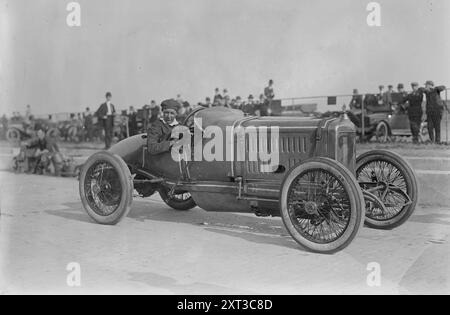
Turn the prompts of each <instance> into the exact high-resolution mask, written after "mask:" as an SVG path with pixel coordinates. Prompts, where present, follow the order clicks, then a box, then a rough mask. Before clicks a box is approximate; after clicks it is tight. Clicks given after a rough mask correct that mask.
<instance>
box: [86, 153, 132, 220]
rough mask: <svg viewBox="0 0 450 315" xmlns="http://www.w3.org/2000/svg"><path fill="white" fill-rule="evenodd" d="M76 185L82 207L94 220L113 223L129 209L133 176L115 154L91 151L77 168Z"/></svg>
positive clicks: (121, 217) (120, 218) (125, 214)
mask: <svg viewBox="0 0 450 315" xmlns="http://www.w3.org/2000/svg"><path fill="white" fill-rule="evenodd" d="M100 166H101V167H100ZM79 189H80V197H81V201H82V203H83V206H84V209H85V210H86V212H87V213H88V215H89V216H90V217H91V218H92V219H94V221H95V222H97V223H100V224H106V225H114V224H117V223H118V222H119V221H120V220H122V219H123V218H124V217H125V216H127V214H128V212H129V211H130V209H131V203H132V201H133V180H132V177H131V173H130V170H129V169H128V166H127V165H126V164H125V162H124V161H123V160H122V158H120V157H119V156H118V155H113V154H111V153H108V152H106V151H103V152H98V153H96V154H94V155H92V156H91V157H90V158H89V159H88V160H87V161H86V163H85V164H84V165H83V167H82V169H81V174H80V182H79ZM104 208H106V210H105V209H104Z"/></svg>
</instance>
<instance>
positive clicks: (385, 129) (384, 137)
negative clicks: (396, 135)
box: [375, 121, 389, 143]
mask: <svg viewBox="0 0 450 315" xmlns="http://www.w3.org/2000/svg"><path fill="white" fill-rule="evenodd" d="M375 135H376V137H377V141H378V142H381V143H385V142H387V141H388V140H389V126H388V124H387V123H386V122H385V121H381V122H379V123H378V125H377V128H376V129H375Z"/></svg>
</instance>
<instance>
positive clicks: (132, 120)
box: [127, 106, 138, 137]
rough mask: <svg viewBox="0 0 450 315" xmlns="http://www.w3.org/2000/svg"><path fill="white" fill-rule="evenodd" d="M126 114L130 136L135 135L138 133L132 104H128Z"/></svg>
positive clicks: (135, 114)
mask: <svg viewBox="0 0 450 315" xmlns="http://www.w3.org/2000/svg"><path fill="white" fill-rule="evenodd" d="M127 116H128V132H129V135H130V137H131V136H134V135H137V133H138V123H137V113H136V111H135V110H134V106H130V109H129V110H128V114H127Z"/></svg>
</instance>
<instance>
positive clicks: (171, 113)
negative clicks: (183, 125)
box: [163, 109, 176, 124]
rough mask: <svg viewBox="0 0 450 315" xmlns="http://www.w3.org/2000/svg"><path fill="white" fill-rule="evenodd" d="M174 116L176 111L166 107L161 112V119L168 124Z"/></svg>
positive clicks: (172, 120)
mask: <svg viewBox="0 0 450 315" xmlns="http://www.w3.org/2000/svg"><path fill="white" fill-rule="evenodd" d="M175 116H176V112H175V111H174V110H172V109H168V110H165V111H164V112H163V119H164V121H165V122H166V123H168V124H171V123H173V122H174V120H175Z"/></svg>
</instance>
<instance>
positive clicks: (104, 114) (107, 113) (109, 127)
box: [96, 92, 116, 150]
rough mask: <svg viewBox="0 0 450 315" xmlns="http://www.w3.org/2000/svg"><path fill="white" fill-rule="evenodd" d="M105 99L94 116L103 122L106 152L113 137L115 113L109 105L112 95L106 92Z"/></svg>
mask: <svg viewBox="0 0 450 315" xmlns="http://www.w3.org/2000/svg"><path fill="white" fill-rule="evenodd" d="M105 97H106V102H105V103H103V104H101V105H100V107H99V109H98V110H97V113H96V116H97V117H98V119H101V120H103V128H104V129H105V149H106V150H108V149H109V148H110V147H111V141H112V137H113V128H114V115H115V113H116V109H115V107H114V105H113V104H112V103H111V98H112V94H111V93H110V92H108V93H106V95H105Z"/></svg>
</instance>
